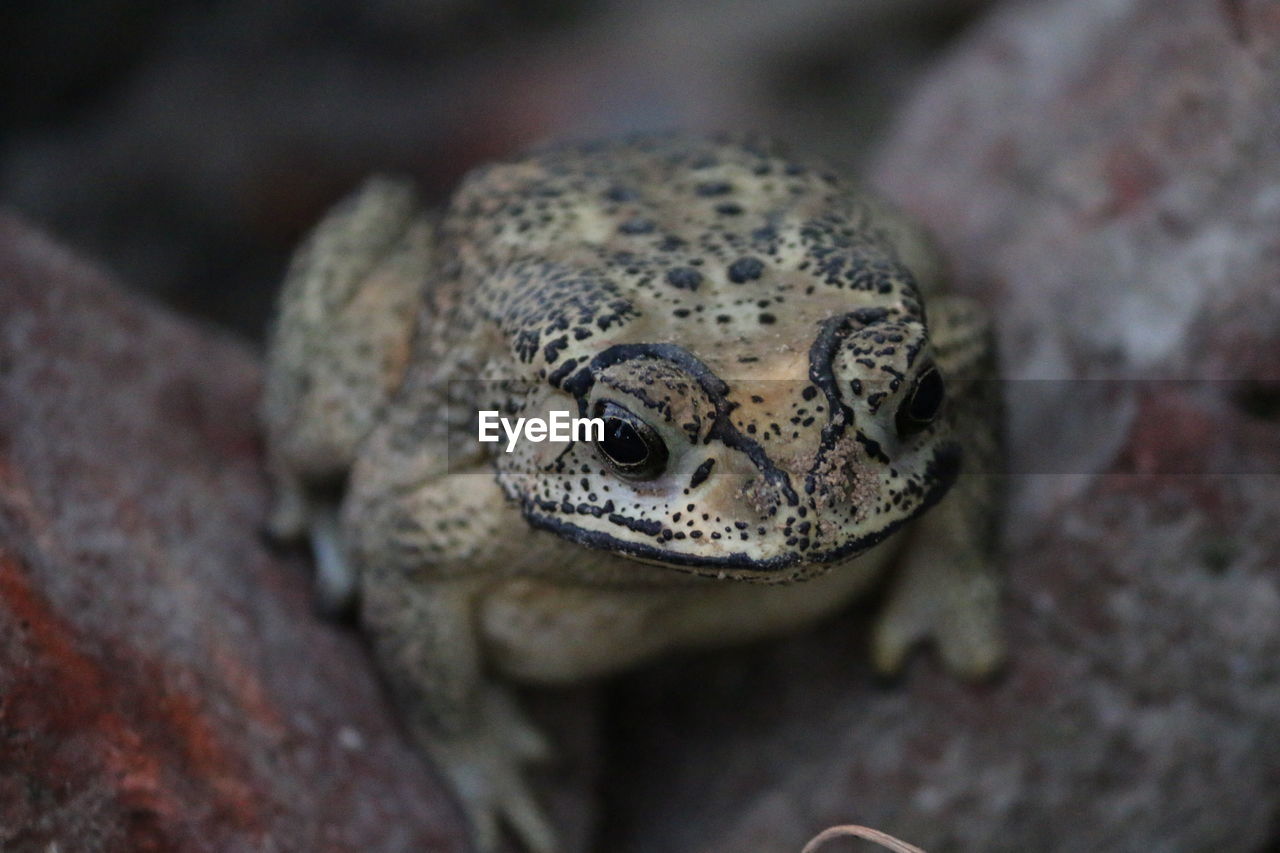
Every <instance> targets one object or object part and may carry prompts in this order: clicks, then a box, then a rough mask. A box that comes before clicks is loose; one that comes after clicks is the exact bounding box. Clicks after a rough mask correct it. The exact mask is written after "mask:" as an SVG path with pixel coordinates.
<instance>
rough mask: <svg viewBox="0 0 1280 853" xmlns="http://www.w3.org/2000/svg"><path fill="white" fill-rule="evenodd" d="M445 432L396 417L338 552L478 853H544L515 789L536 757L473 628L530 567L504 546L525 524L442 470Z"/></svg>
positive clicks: (415, 395)
mask: <svg viewBox="0 0 1280 853" xmlns="http://www.w3.org/2000/svg"><path fill="white" fill-rule="evenodd" d="M409 381H410V383H411V384H410V385H409V386H408V389H407V390H408V391H409V392H411V393H412V396H411V399H413V400H416V401H418V402H420V403H421V404H422V405H423V406H426V407H429V408H430V409H431V410H432V411H441V410H443V408H444V407H443V406H440V405H439V404H438V401H437V400H435V398H434V397H433V396H432V392H431V389H430V388H429V387H427V386H422V387H417V386H415V385H414V384H412V383H414V377H412V376H411V377H410V380H409ZM424 425H425V426H424ZM445 428H446V427H445V425H444V424H443V423H442V422H441V421H439V420H438V419H435V418H427V417H422V416H421V414H420V410H418V409H415V408H414V407H410V406H407V405H406V406H402V407H400V408H398V409H396V410H395V411H394V412H393V414H392V416H391V417H389V418H388V420H387V421H386V422H385V423H384V424H383V425H382V426H380V428H378V429H377V430H375V431H374V432H373V433H372V434H371V435H370V437H369V440H368V442H367V443H366V445H365V446H364V448H363V449H362V454H361V457H360V459H358V460H357V462H356V465H355V467H354V469H353V470H352V474H351V478H350V481H349V490H348V493H347V496H346V499H345V501H344V505H343V523H342V532H343V537H342V538H343V540H344V546H345V550H346V551H347V553H348V554H349V555H350V557H351V558H352V559H353V560H354V561H355V562H356V563H357V564H358V566H359V569H360V571H359V577H360V591H361V621H362V623H363V627H364V629H365V631H366V632H367V633H368V635H369V636H370V637H371V639H372V640H373V647H374V653H375V656H376V659H377V663H378V667H379V669H380V670H381V672H382V674H383V677H384V678H385V680H386V681H387V683H388V685H389V686H390V688H391V691H392V694H393V696H394V698H395V700H396V702H397V704H398V705H399V710H400V712H401V716H402V719H403V720H404V721H405V723H406V725H407V727H408V729H409V730H410V733H411V734H412V736H413V737H414V739H415V740H416V741H417V743H418V745H419V746H420V747H421V748H422V749H423V751H424V752H425V753H426V754H427V756H428V757H429V758H430V759H431V761H432V762H433V763H434V764H435V765H436V767H437V768H438V769H439V770H440V772H441V773H443V774H444V776H445V777H446V779H447V780H448V782H449V783H450V785H451V786H452V788H453V791H454V793H455V794H456V796H457V797H458V799H459V801H460V804H461V805H462V807H463V809H464V811H465V812H466V814H467V817H468V818H469V819H470V821H471V825H472V831H473V834H474V836H473V837H474V840H475V846H476V848H477V849H478V850H480V851H484V853H487V851H490V850H493V849H495V848H496V847H497V844H498V838H499V833H500V829H499V828H500V826H501V825H504V824H505V825H506V826H508V827H510V828H511V829H512V830H513V831H514V832H515V834H516V835H517V836H518V837H519V838H520V840H521V841H522V842H523V843H524V846H525V847H526V848H527V849H528V850H530V851H533V853H553V851H555V850H557V849H558V844H557V842H556V839H555V835H554V833H553V832H552V830H551V827H550V824H549V823H548V822H547V820H546V818H545V816H544V815H543V813H542V811H541V809H540V808H539V806H538V805H537V802H536V801H535V799H534V797H533V796H532V794H531V793H530V791H529V789H528V786H527V783H526V781H525V779H524V768H525V766H526V765H528V764H529V763H530V762H533V761H536V760H538V759H541V758H544V757H546V755H547V753H548V749H547V746H546V743H545V741H544V740H543V738H542V736H541V735H540V734H539V732H537V731H536V730H535V729H534V728H533V727H532V725H530V724H529V723H528V722H526V721H525V719H524V718H523V716H522V715H521V713H520V711H519V709H518V708H517V706H516V704H515V701H514V699H513V697H512V696H511V694H510V693H509V692H508V689H509V688H508V687H507V686H506V685H505V684H500V683H498V682H496V681H495V680H494V679H493V677H492V674H491V672H490V671H489V668H488V666H487V663H488V662H487V661H486V660H485V646H484V643H483V637H482V636H481V633H480V631H481V626H480V623H479V614H480V610H481V607H480V605H481V602H482V598H483V596H484V595H485V594H486V591H487V590H488V589H489V588H490V587H491V586H492V585H493V584H494V582H495V580H496V579H498V578H499V577H500V576H501V575H502V574H504V573H505V572H507V571H509V567H511V566H513V565H521V564H522V562H524V563H527V561H528V559H529V552H528V542H527V539H525V538H522V537H519V536H513V535H512V532H513V531H514V530H518V529H522V528H523V527H524V522H523V520H522V519H521V517H520V515H519V511H518V510H517V509H516V508H515V507H514V506H512V505H511V504H509V502H508V501H507V500H506V497H505V495H503V493H502V490H501V489H500V488H499V487H498V485H497V483H496V482H495V481H494V479H493V476H492V474H491V472H490V471H489V470H488V468H487V466H486V465H485V464H484V461H483V460H481V459H470V460H467V462H463V461H461V459H460V458H459V457H456V456H455V458H454V463H455V467H453V468H451V467H450V466H448V465H446V464H445V461H444V460H445V459H446V458H448V456H447V453H446V452H445V451H444V450H443V447H444V443H443V430H444V429H445ZM468 463H469V464H468Z"/></svg>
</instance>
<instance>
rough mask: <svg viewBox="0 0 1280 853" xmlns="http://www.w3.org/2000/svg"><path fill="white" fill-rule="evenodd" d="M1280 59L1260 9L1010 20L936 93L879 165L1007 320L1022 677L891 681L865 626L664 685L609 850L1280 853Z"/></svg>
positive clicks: (974, 288)
mask: <svg viewBox="0 0 1280 853" xmlns="http://www.w3.org/2000/svg"><path fill="white" fill-rule="evenodd" d="M1278 42H1280V11H1278V9H1277V6H1276V4H1274V3H1268V2H1263V0H1228V2H1221V3H1204V2H1197V0H1045V2H1038V3H1006V4H1005V5H1003V6H1001V7H999V8H998V9H997V10H996V12H995V13H993V14H992V15H991V16H990V17H989V18H988V19H987V20H986V21H985V22H984V23H983V24H982V25H981V26H980V27H978V28H977V29H976V31H974V32H973V33H971V34H970V36H969V37H968V38H967V39H966V40H964V42H963V43H962V44H961V45H960V46H959V47H958V48H957V49H956V50H955V51H954V52H953V53H952V54H951V56H950V57H949V58H948V59H947V60H946V61H945V62H944V63H942V64H941V65H940V66H939V67H938V68H937V69H936V70H935V71H934V72H933V73H932V75H931V77H930V78H929V79H928V80H926V81H925V82H924V83H923V85H922V86H921V88H920V90H919V92H918V93H917V95H916V96H915V97H914V99H913V100H912V101H911V102H910V104H909V106H908V108H907V110H906V112H905V114H904V115H903V117H902V119H901V121H900V123H899V124H898V126H897V128H896V130H895V131H894V132H893V133H891V134H890V136H889V138H888V139H887V141H886V142H885V144H884V146H883V149H882V154H881V156H880V157H879V158H878V166H877V168H876V170H875V172H874V175H873V177H874V179H875V182H876V183H878V184H879V185H880V186H882V187H883V188H884V189H885V190H886V191H887V192H888V193H889V194H890V195H891V196H892V197H894V198H896V199H897V200H898V201H899V202H900V203H901V204H903V205H904V206H905V207H907V208H908V209H910V210H912V211H914V212H915V213H917V214H918V215H919V216H920V217H922V218H923V219H924V220H925V221H926V222H928V224H929V225H931V226H932V227H933V229H934V230H935V231H936V232H937V235H938V237H939V239H940V241H941V242H942V244H943V245H944V247H945V248H946V250H947V253H948V255H949V257H950V259H951V261H952V263H953V266H954V273H955V278H956V280H957V286H958V287H959V289H960V290H962V291H965V292H968V293H971V294H974V295H977V296H978V297H980V298H982V299H984V300H985V301H987V302H988V303H989V304H991V305H992V306H994V307H995V308H996V310H997V311H998V314H997V317H998V323H999V326H1000V333H1001V338H1002V344H1003V352H1004V364H1005V373H1006V376H1007V377H1008V379H1009V380H1010V381H1009V382H1008V383H1007V385H1008V388H1009V393H1010V397H1011V401H1012V406H1011V412H1010V415H1011V417H1010V426H1011V439H1012V448H1011V449H1012V460H1013V463H1012V464H1013V467H1012V470H1011V472H1008V473H1010V474H1011V476H1009V477H1008V481H1009V487H1010V492H1011V509H1010V514H1009V518H1008V523H1007V525H1006V528H1007V542H1008V568H1009V590H1008V622H1009V635H1010V640H1011V648H1012V649H1013V657H1012V661H1011V664H1010V666H1009V669H1008V671H1007V672H1006V673H1005V675H1004V676H1003V677H1002V678H1000V679H998V680H996V681H994V682H993V683H990V684H986V685H980V686H965V685H963V684H960V683H958V682H957V681H955V680H954V679H952V678H950V677H948V676H947V675H946V674H944V673H942V672H941V671H940V669H939V667H938V666H937V665H936V663H935V661H934V660H933V659H932V657H931V656H930V655H928V654H924V655H920V656H918V657H917V659H916V660H915V661H914V663H913V665H912V666H911V667H910V668H909V671H908V672H907V673H906V675H905V676H904V677H902V678H901V679H899V680H897V681H895V682H890V683H884V682H877V681H876V680H874V679H873V678H872V677H871V676H870V674H869V673H868V671H867V664H866V652H865V637H864V634H865V622H866V612H865V611H860V612H857V613H853V614H849V615H848V616H847V617H844V618H841V619H839V620H836V621H834V622H832V623H830V624H827V625H824V626H820V627H819V628H818V629H817V630H814V631H812V632H810V633H808V634H807V635H804V636H800V637H796V638H792V639H790V640H787V641H784V642H781V643H771V644H765V645H761V646H759V647H756V648H753V649H750V650H745V651H737V652H725V653H723V654H717V655H713V656H706V657H701V658H697V659H694V660H687V661H681V662H675V663H670V664H663V665H661V666H656V667H652V668H650V669H649V670H647V671H645V672H644V673H642V674H640V675H638V676H635V677H632V678H630V679H628V680H626V681H625V682H624V683H623V684H622V685H621V687H620V689H619V691H618V693H617V694H616V695H615V696H614V697H613V705H612V707H613V709H614V719H613V721H612V723H611V736H610V740H611V742H612V743H614V744H615V747H614V752H613V755H612V756H611V757H612V760H613V763H614V770H613V771H612V772H613V775H612V776H611V777H610V786H609V791H610V809H609V812H608V819H607V821H606V824H605V833H606V837H607V838H608V839H609V842H608V847H609V849H610V850H614V851H626V853H641V851H644V853H658V852H659V851H660V853H693V851H698V853H713V851H714V853H738V851H746V850H750V851H752V853H794V851H797V850H799V849H800V848H801V846H802V845H803V844H804V842H805V840H806V839H807V838H809V837H810V836H812V835H813V834H815V833H816V832H818V831H819V830H820V829H822V828H823V827H825V826H828V825H830V824H837V823H847V822H856V823H861V824H866V825H870V826H873V827H875V828H877V829H881V830H885V831H888V832H890V833H892V834H894V835H897V836H899V837H901V838H903V839H904V840H906V841H909V842H912V843H914V844H917V845H919V846H921V847H923V848H925V849H926V850H930V851H944V850H945V851H984V853H990V851H1005V850H1007V851H1015V850H1016V851H1027V850H1035V851H1041V852H1042V853H1043V852H1044V851H1078V850H1091V851H1133V850H1166V851H1182V850H1185V851H1199V850H1214V851H1258V850H1263V849H1274V848H1273V847H1266V846H1265V845H1266V844H1268V843H1270V844H1273V845H1274V844H1276V843H1280V838H1277V837H1276V833H1277V822H1276V815H1277V814H1278V813H1280V776H1278V775H1277V773H1276V770H1275V768H1276V767H1277V766H1280V523H1278V522H1280V288H1277V286H1276V285H1277V282H1280V190H1278V189H1277V188H1280V110H1277V104H1280V50H1278V49H1277V48H1278ZM835 847H836V845H834V844H833V845H831V848H832V849H834V848H835ZM841 849H852V848H841Z"/></svg>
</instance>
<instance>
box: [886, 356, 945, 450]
mask: <svg viewBox="0 0 1280 853" xmlns="http://www.w3.org/2000/svg"><path fill="white" fill-rule="evenodd" d="M946 396H947V388H946V386H945V385H944V384H943V382H942V374H941V373H939V372H938V368H936V367H934V366H933V365H929V366H928V367H926V368H925V369H924V370H922V371H921V372H920V375H919V376H917V377H916V381H915V384H914V385H912V386H911V393H909V394H907V396H906V397H905V398H903V400H902V405H900V406H898V414H897V418H896V423H897V427H898V434H899V435H910V434H911V433H913V432H919V431H920V430H921V429H923V428H925V427H926V426H928V425H929V424H931V423H933V420H934V418H936V417H937V416H938V412H940V411H941V410H942V401H943V400H945V399H946Z"/></svg>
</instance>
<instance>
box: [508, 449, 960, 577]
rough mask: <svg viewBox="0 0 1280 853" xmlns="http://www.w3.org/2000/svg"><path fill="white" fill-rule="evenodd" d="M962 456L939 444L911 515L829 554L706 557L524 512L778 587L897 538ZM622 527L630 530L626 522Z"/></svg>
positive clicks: (581, 540) (652, 554) (637, 552)
mask: <svg viewBox="0 0 1280 853" xmlns="http://www.w3.org/2000/svg"><path fill="white" fill-rule="evenodd" d="M962 458H963V454H962V451H961V449H960V446H959V445H958V444H954V443H947V444H945V445H942V446H940V447H939V448H938V449H937V450H935V451H934V454H933V456H932V458H930V459H929V461H928V463H927V464H926V465H925V468H924V480H925V482H927V483H930V484H931V485H930V487H929V489H928V491H926V492H925V493H924V494H923V495H922V496H921V497H920V500H919V502H918V503H917V504H916V506H915V507H914V508H913V509H912V510H911V511H910V512H909V513H907V514H906V515H903V516H901V517H899V518H895V519H893V520H892V521H889V522H886V523H885V525H884V526H883V527H880V528H878V529H876V530H874V531H871V532H868V533H865V534H863V535H862V536H858V537H855V538H852V539H849V540H848V541H846V542H842V543H840V544H839V545H837V546H835V547H834V548H829V549H827V550H810V551H798V550H785V551H781V552H780V553H778V554H775V555H772V556H767V557H765V556H760V555H753V554H749V553H746V552H742V551H735V552H729V553H724V551H723V550H721V551H720V553H717V554H707V555H700V554H697V553H690V552H677V551H672V550H669V549H667V548H663V547H662V546H661V545H659V544H653V545H651V544H649V543H647V542H637V541H634V540H626V539H619V538H617V537H616V536H613V535H611V534H609V533H606V532H604V531H601V530H587V529H584V528H582V527H579V526H577V525H575V524H573V523H572V522H570V521H567V520H565V519H564V517H555V516H548V515H545V514H543V513H541V512H539V510H538V508H537V507H536V506H533V505H530V504H525V505H524V508H523V510H524V516H525V518H526V519H527V520H528V522H529V524H530V525H532V526H533V527H536V528H538V529H541V530H546V531H549V532H551V533H555V534H556V535H558V536H561V537H563V538H565V539H568V540H569V541H571V542H575V543H577V544H579V545H583V546H585V547H588V548H594V549H597V550H600V551H607V552H609V553H612V554H617V555H619V556H623V557H627V558H629V559H632V560H636V561H638V562H642V563H648V564H650V565H657V566H663V567H666V568H670V569H674V570H676V571H683V572H690V573H693V574H700V575H711V576H716V577H729V578H738V579H742V580H758V581H765V582H775V583H776V582H782V581H788V580H796V579H798V578H802V577H805V576H807V575H811V574H817V573H819V572H820V571H821V570H822V569H823V568H825V567H827V566H830V565H832V564H834V563H839V562H842V561H845V560H848V559H851V558H853V557H856V556H857V555H859V554H861V553H863V552H864V551H867V550H869V549H870V548H872V547H874V546H876V545H878V544H880V543H881V542H883V541H884V540H885V539H887V538H889V537H890V536H892V535H893V534H894V533H896V532H897V531H898V530H899V529H901V528H902V527H903V526H904V525H906V524H908V523H909V522H911V521H914V520H915V519H916V518H918V517H919V516H920V515H921V514H922V513H924V512H925V511H926V510H928V509H929V508H930V507H932V506H933V505H934V504H936V503H937V502H938V501H940V500H941V499H942V497H943V496H944V495H945V494H946V493H947V491H948V490H949V489H950V488H951V486H952V485H954V483H955V481H956V478H957V477H958V476H959V474H960V468H961V463H962ZM620 523H622V524H623V525H624V526H626V523H625V520H622V521H621V522H620Z"/></svg>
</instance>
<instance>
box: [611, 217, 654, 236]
mask: <svg viewBox="0 0 1280 853" xmlns="http://www.w3.org/2000/svg"><path fill="white" fill-rule="evenodd" d="M656 227H657V226H656V225H654V223H653V220H652V219H645V218H643V217H641V218H637V219H628V220H627V221H626V222H624V223H622V224H621V225H619V226H618V230H619V231H621V232H622V233H623V234H649V233H652V232H653V229H654V228H656Z"/></svg>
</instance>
